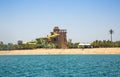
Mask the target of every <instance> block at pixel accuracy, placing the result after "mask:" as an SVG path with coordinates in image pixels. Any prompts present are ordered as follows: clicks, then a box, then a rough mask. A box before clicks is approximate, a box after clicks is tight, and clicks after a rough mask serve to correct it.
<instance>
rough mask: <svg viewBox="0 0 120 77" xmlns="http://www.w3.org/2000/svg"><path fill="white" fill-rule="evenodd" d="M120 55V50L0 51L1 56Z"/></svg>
mask: <svg viewBox="0 0 120 77" xmlns="http://www.w3.org/2000/svg"><path fill="white" fill-rule="evenodd" d="M49 54H50V55H54V54H68V55H69V54H120V48H90V49H33V50H10V51H0V55H49Z"/></svg>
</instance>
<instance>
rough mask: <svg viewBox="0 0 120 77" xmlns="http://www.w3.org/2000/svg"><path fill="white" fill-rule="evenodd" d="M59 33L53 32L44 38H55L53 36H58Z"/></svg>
mask: <svg viewBox="0 0 120 77" xmlns="http://www.w3.org/2000/svg"><path fill="white" fill-rule="evenodd" d="M59 35H60V34H58V33H55V32H54V33H53V35H50V36H47V37H45V38H47V39H51V38H55V37H57V36H59Z"/></svg>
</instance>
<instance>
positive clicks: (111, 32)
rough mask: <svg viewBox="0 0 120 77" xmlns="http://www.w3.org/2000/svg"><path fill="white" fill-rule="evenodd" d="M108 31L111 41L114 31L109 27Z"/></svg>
mask: <svg viewBox="0 0 120 77" xmlns="http://www.w3.org/2000/svg"><path fill="white" fill-rule="evenodd" d="M109 33H110V38H111V41H112V34H113V33H114V31H113V30H112V29H110V30H109Z"/></svg>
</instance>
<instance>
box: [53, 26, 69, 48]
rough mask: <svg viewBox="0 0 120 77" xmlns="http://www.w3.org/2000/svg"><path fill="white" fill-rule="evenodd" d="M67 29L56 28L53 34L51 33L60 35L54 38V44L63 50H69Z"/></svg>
mask: <svg viewBox="0 0 120 77" xmlns="http://www.w3.org/2000/svg"><path fill="white" fill-rule="evenodd" d="M66 33H67V31H66V29H59V27H57V26H55V27H54V29H53V32H51V35H54V34H58V36H57V37H55V38H52V42H54V43H56V44H58V45H59V47H61V48H67V45H66V42H67V38H66Z"/></svg>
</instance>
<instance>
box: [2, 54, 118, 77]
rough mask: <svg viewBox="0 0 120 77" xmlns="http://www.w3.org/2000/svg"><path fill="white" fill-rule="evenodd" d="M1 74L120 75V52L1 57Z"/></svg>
mask: <svg viewBox="0 0 120 77" xmlns="http://www.w3.org/2000/svg"><path fill="white" fill-rule="evenodd" d="M0 77H120V55H19V56H18V55H16V56H0Z"/></svg>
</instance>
